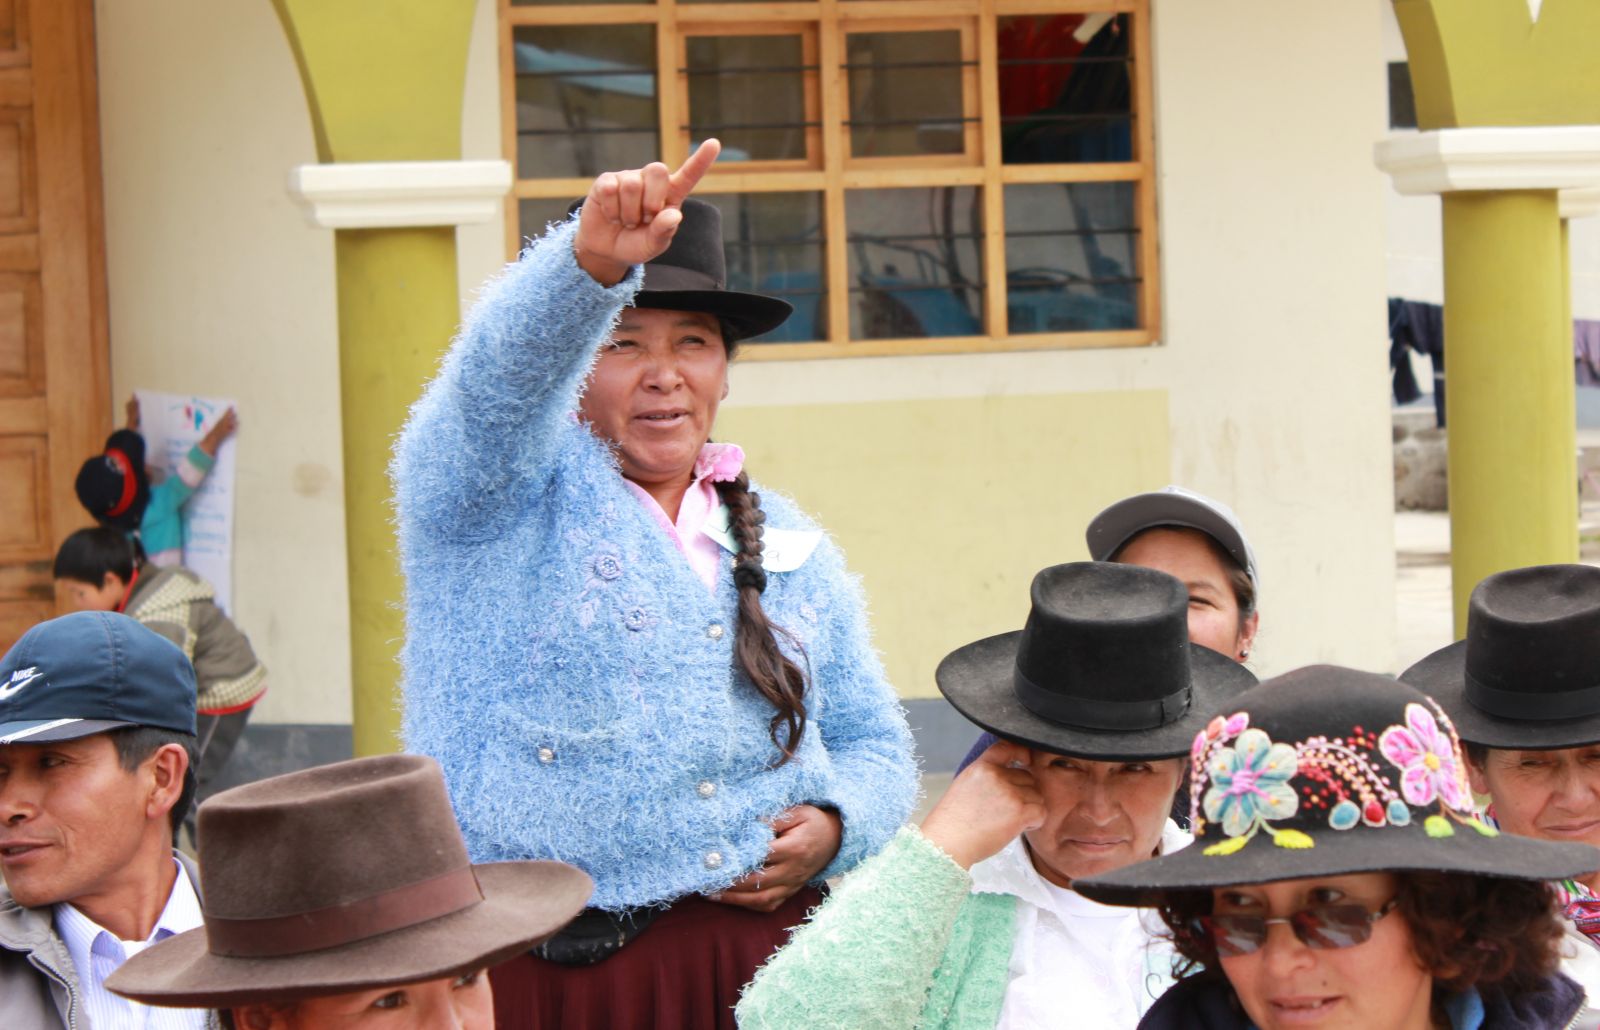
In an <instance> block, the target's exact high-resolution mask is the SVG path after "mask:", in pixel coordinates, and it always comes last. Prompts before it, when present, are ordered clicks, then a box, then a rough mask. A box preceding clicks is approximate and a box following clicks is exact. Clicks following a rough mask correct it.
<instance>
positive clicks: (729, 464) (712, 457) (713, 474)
mask: <svg viewBox="0 0 1600 1030" xmlns="http://www.w3.org/2000/svg"><path fill="white" fill-rule="evenodd" d="M743 468H744V448H742V447H740V446H739V445H738V444H736V443H708V444H706V445H705V446H704V447H702V448H700V456H699V457H698V458H696V459H695V461H694V478H696V479H707V478H709V479H710V480H711V481H712V482H713V483H731V482H733V481H734V480H735V479H738V478H739V472H740V470H741V469H743Z"/></svg>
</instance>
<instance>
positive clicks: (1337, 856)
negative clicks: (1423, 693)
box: [1072, 819, 1600, 907]
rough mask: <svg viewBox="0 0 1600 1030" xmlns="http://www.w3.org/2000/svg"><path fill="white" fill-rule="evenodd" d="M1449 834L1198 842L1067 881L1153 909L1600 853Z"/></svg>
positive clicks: (1492, 871) (1578, 867)
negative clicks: (1189, 896)
mask: <svg viewBox="0 0 1600 1030" xmlns="http://www.w3.org/2000/svg"><path fill="white" fill-rule="evenodd" d="M1451 828H1452V829H1453V830H1454V834H1453V835H1452V836H1449V837H1432V836H1429V834H1428V831H1427V830H1426V829H1425V828H1424V826H1423V824H1422V821H1421V820H1420V819H1419V820H1418V821H1417V822H1415V823H1412V824H1411V825H1409V826H1386V827H1383V828H1382V829H1381V830H1374V829H1369V828H1367V827H1364V826H1362V827H1356V828H1355V829H1350V830H1333V829H1329V830H1328V831H1327V832H1325V833H1324V832H1318V833H1317V834H1316V835H1315V838H1314V839H1315V843H1314V844H1313V845H1312V846H1311V847H1308V848H1283V847H1277V846H1276V845H1274V843H1273V840H1272V838H1271V837H1270V836H1269V835H1268V834H1267V833H1265V832H1262V833H1258V834H1256V835H1255V837H1253V838H1251V839H1250V841H1249V842H1248V843H1247V844H1245V846H1244V847H1243V848H1241V849H1240V850H1238V851H1236V852H1233V853H1232V854H1227V855H1207V854H1206V853H1205V849H1204V846H1203V845H1202V844H1200V843H1199V842H1196V843H1194V844H1191V845H1190V846H1189V847H1187V848H1184V849H1183V850H1182V851H1178V852H1174V853H1173V854H1170V855H1163V856H1162V857H1160V858H1154V859H1150V860H1148V861H1145V862H1136V863H1134V864H1133V865H1130V866H1124V867H1123V868H1121V869H1116V870H1113V871H1112V872H1109V873H1102V874H1100V875H1098V876H1092V877H1089V878H1087V879H1084V880H1076V881H1074V882H1073V884H1072V886H1073V889H1075V890H1076V891H1078V893H1080V894H1082V895H1083V896H1084V897H1086V898H1090V899H1092V900H1094V901H1099V902H1102V903H1104V904H1107V905H1132V906H1139V907H1153V906H1154V905H1156V904H1158V903H1159V902H1160V900H1161V897H1162V895H1164V894H1166V893H1168V892H1170V891H1176V890H1210V889H1212V888H1216V887H1232V886H1240V885H1243V884H1252V883H1275V882H1277V881H1280V880H1299V879H1304V878H1307V877H1316V876H1344V875H1347V874H1350V873H1374V872H1438V873H1466V874H1471V875H1476V876H1497V877H1501V878H1504V879H1511V880H1560V879H1564V878H1566V877H1571V876H1581V875H1584V874H1586V873H1591V872H1594V871H1595V870H1596V869H1600V849H1595V848H1592V847H1590V846H1589V845H1587V844H1575V843H1564V842H1560V843H1558V842H1555V841H1544V840H1534V839H1533V838H1531V837H1518V836H1514V835H1512V834H1508V833H1502V834H1499V835H1498V836H1494V837H1488V836H1485V835H1483V834H1482V833H1480V832H1478V831H1477V830H1474V829H1472V828H1471V827H1468V826H1463V825H1461V824H1459V823H1454V822H1452V823H1451Z"/></svg>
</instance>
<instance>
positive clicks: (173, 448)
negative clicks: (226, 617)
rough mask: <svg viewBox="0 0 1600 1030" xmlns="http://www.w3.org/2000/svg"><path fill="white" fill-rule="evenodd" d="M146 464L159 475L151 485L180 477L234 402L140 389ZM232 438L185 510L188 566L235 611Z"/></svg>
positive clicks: (223, 605)
mask: <svg viewBox="0 0 1600 1030" xmlns="http://www.w3.org/2000/svg"><path fill="white" fill-rule="evenodd" d="M135 393H136V394H137V396H138V398H139V419H140V423H141V425H140V432H141V433H143V434H144V443H145V462H146V464H148V465H150V466H151V467H153V468H154V469H157V470H159V473H158V474H157V475H156V476H154V477H153V478H152V484H153V483H155V482H158V481H160V479H161V478H164V476H163V475H162V474H164V475H165V476H171V475H176V474H177V473H176V471H175V470H176V469H177V467H178V463H179V462H180V461H182V460H183V456H184V455H186V454H188V453H189V448H190V447H193V446H194V445H195V443H197V442H198V441H199V440H200V438H201V437H202V436H204V435H205V434H206V430H208V429H210V428H211V426H212V425H213V424H215V423H216V421H217V419H219V418H221V417H222V415H223V413H224V412H226V411H227V410H228V409H229V408H232V407H235V405H234V403H233V401H231V400H227V399H225V398H222V397H185V396H181V395H179V394H171V393H155V392H152V391H150V390H137V391H135ZM233 455H234V444H233V438H232V437H229V438H228V439H226V440H224V441H223V442H222V445H221V446H220V447H218V448H217V460H216V464H215V465H213V466H212V467H211V474H210V475H208V476H206V478H205V482H203V483H201V484H200V489H198V490H196V491H195V493H194V496H193V497H190V498H189V501H188V503H187V504H185V505H184V508H183V564H184V566H185V567H186V568H189V569H192V570H194V571H195V572H196V573H198V574H199V575H200V576H202V577H203V578H204V579H205V580H206V581H207V582H208V583H210V584H211V585H212V586H213V587H215V588H216V590H217V606H218V607H219V608H221V609H222V610H223V611H225V612H231V611H232V609H233V481H234V457H233Z"/></svg>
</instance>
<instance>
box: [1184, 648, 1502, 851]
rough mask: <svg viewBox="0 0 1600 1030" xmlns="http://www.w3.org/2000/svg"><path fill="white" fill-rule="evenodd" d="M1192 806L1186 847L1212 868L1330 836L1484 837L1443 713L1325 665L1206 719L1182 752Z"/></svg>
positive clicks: (1388, 682)
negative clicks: (1191, 836) (1212, 862)
mask: <svg viewBox="0 0 1600 1030" xmlns="http://www.w3.org/2000/svg"><path fill="white" fill-rule="evenodd" d="M1190 799H1191V805H1192V806H1193V807H1192V810H1191V829H1192V830H1193V831H1194V833H1195V839H1196V845H1195V846H1196V847H1198V848H1200V849H1201V853H1202V854H1203V855H1206V856H1214V857H1218V859H1219V861H1220V860H1222V856H1227V855H1231V854H1234V853H1236V852H1240V851H1246V850H1248V851H1252V852H1258V851H1259V849H1261V848H1263V847H1270V846H1272V845H1277V846H1279V847H1283V848H1290V849H1295V850H1304V849H1313V848H1315V847H1316V841H1317V839H1318V838H1319V837H1323V836H1326V835H1327V834H1330V833H1345V832H1351V831H1356V832H1375V831H1383V832H1385V833H1392V832H1401V831H1403V832H1406V833H1409V834H1418V833H1421V834H1422V835H1423V837H1425V838H1426V839H1428V840H1430V841H1431V842H1438V841H1442V840H1443V839H1445V838H1449V837H1452V836H1454V835H1455V834H1456V833H1458V832H1468V833H1471V832H1474V831H1476V832H1478V833H1482V834H1485V835H1492V834H1493V833H1494V831H1493V830H1492V829H1490V828H1488V827H1487V826H1486V825H1485V824H1484V823H1483V822H1482V821H1481V820H1480V819H1479V818H1478V816H1477V811H1476V808H1475V806H1474V803H1473V799H1472V791H1471V788H1470V787H1469V785H1468V783H1467V776H1466V764H1465V762H1464V761H1463V759H1462V755H1461V745H1460V741H1459V740H1458V739H1457V737H1456V732H1455V728H1454V726H1452V725H1451V723H1450V719H1449V717H1448V716H1446V715H1445V713H1444V710H1443V709H1441V708H1440V707H1439V706H1438V705H1437V704H1436V703H1435V702H1434V701H1433V699H1432V698H1429V697H1427V696H1426V695H1424V694H1422V693H1420V692H1418V691H1416V690H1413V689H1412V688H1410V687H1408V686H1405V685H1404V684H1401V683H1399V682H1398V681H1396V680H1394V679H1391V678H1390V677H1388V676H1379V675H1376V674H1373V673H1367V672H1358V671H1356V670H1354V669H1345V668H1340V667H1338V666H1331V665H1316V666H1309V667H1307V668H1304V669H1298V670H1295V671H1294V672H1291V673H1286V674H1285V675H1282V676H1279V677H1277V678H1275V679H1271V680H1267V681H1266V682H1264V683H1262V684H1261V685H1260V686H1257V687H1254V688H1252V689H1251V690H1249V691H1246V692H1245V693H1244V694H1241V695H1240V696H1239V697H1238V699H1237V701H1236V704H1235V705H1234V706H1233V708H1232V709H1231V710H1230V711H1229V712H1225V713H1223V714H1221V715H1218V716H1217V717H1216V718H1214V719H1213V720H1211V723H1210V724H1209V725H1208V726H1207V727H1206V729H1205V730H1203V731H1202V732H1201V733H1199V734H1197V735H1196V737H1195V740H1194V745H1193V747H1192V749H1191V751H1190ZM1463 826H1465V827H1470V829H1468V830H1466V831H1462V830H1460V829H1459V828H1460V827H1463ZM1258 838H1259V839H1258ZM1437 846H1439V847H1447V846H1448V845H1447V844H1444V843H1438V844H1437Z"/></svg>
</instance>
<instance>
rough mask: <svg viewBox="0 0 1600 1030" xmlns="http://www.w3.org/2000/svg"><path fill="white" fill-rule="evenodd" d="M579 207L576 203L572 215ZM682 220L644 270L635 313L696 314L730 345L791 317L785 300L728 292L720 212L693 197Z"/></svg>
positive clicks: (580, 205)
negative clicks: (712, 320) (718, 325)
mask: <svg viewBox="0 0 1600 1030" xmlns="http://www.w3.org/2000/svg"><path fill="white" fill-rule="evenodd" d="M582 206H583V201H581V200H580V201H577V202H575V203H574V204H573V205H572V208H571V210H572V211H576V210H578V209H579V208H580V207H582ZM681 210H682V211H683V221H682V222H680V223H679V224H678V231H677V233H676V234H674V235H673V237H672V242H671V244H669V245H668V246H667V249H666V251H665V252H664V253H662V254H661V255H660V256H659V257H657V258H656V259H655V260H654V261H650V262H647V263H646V264H645V266H644V283H643V284H642V285H641V286H640V287H639V292H638V293H636V294H634V297H633V306H634V307H636V308H665V309H667V310H669V311H696V312H703V313H705V314H708V315H712V316H715V317H716V318H718V319H719V320H721V321H722V323H723V325H724V326H725V327H726V329H727V330H731V332H729V333H728V336H729V337H731V338H727V339H725V340H724V342H725V343H727V344H729V345H732V344H734V343H737V342H738V341H740V340H748V339H750V338H751V337H753V336H760V335H762V334H763V333H769V332H771V331H772V330H774V329H776V328H778V326H780V325H782V324H783V323H784V322H785V321H787V320H788V318H789V316H790V315H792V314H793V313H794V306H793V305H792V304H790V303H789V302H788V301H786V300H780V299H778V298H777V297H768V296H765V295H764V294H760V293H742V292H740V291H738V290H730V289H728V288H727V287H728V268H727V261H726V258H725V257H724V255H723V249H722V212H721V210H719V209H718V208H717V206H716V205H715V204H710V203H707V202H706V201H704V200H699V199H696V198H694V197H689V198H687V199H686V200H684V202H683V204H682V207H681Z"/></svg>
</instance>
